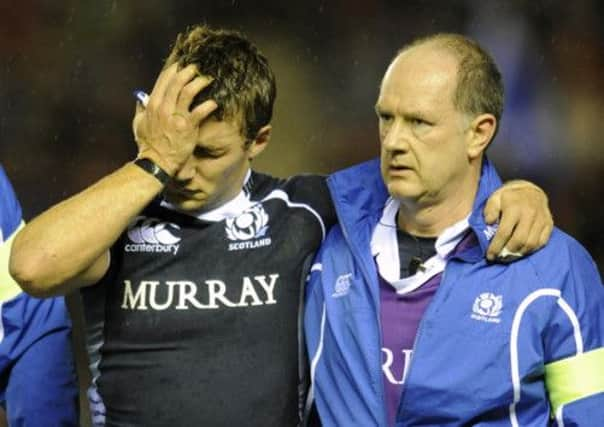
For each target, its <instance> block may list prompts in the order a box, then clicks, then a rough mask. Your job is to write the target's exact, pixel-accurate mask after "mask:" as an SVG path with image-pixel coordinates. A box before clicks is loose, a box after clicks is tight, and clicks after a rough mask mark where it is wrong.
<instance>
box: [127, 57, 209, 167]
mask: <svg viewBox="0 0 604 427" xmlns="http://www.w3.org/2000/svg"><path fill="white" fill-rule="evenodd" d="M211 81H212V80H211V78H209V77H206V76H200V75H199V73H198V72H197V68H196V67H195V66H194V65H188V66H187V67H184V68H182V69H178V65H177V64H173V65H171V66H169V67H167V68H166V69H164V70H163V71H162V72H161V73H160V75H159V77H158V78H157V81H156V82H155V86H154V87H153V90H152V92H151V94H150V95H149V101H148V103H147V106H146V107H143V106H142V105H141V104H140V103H137V106H136V112H135V114H134V119H133V120H132V129H133V133H134V139H135V140H136V143H137V145H138V149H139V157H148V158H150V159H151V160H153V161H154V162H155V163H157V164H158V165H159V166H161V167H162V168H163V169H164V170H165V171H167V172H168V173H169V174H174V173H175V172H176V171H177V170H178V169H180V167H181V166H182V165H183V164H184V163H185V162H186V160H187V158H188V157H189V156H190V155H191V153H192V152H193V150H194V149H195V145H196V143H197V133H198V129H199V126H200V124H201V122H202V121H203V120H204V119H206V118H207V117H208V116H209V115H210V114H211V113H212V112H213V111H214V110H215V109H216V107H217V105H216V103H215V102H214V101H213V100H208V101H205V102H203V103H201V104H199V105H198V106H196V107H195V108H194V109H193V110H191V111H190V110H189V109H190V106H191V103H192V102H193V98H195V96H196V95H197V94H198V93H199V92H200V91H201V90H203V89H204V88H205V87H206V86H207V85H208V84H210V83H211Z"/></svg>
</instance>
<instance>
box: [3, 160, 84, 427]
mask: <svg viewBox="0 0 604 427" xmlns="http://www.w3.org/2000/svg"><path fill="white" fill-rule="evenodd" d="M22 223H23V222H22V219H21V206H20V205H19V202H18V201H17V198H16V197H15V193H14V191H13V188H12V186H11V185H10V182H9V181H8V178H7V177H6V174H5V173H4V169H2V167H0V405H2V406H3V407H4V409H5V410H6V415H7V419H8V424H9V425H10V426H11V427H20V426H24V427H29V426H32V427H38V426H40V427H59V426H60V427H69V426H77V425H79V406H78V385H77V379H76V372H75V367H74V359H73V354H72V349H71V320H70V319H69V313H68V312H67V307H66V306H65V300H64V298H63V297H56V298H47V299H38V298H33V297H30V296H29V295H27V294H25V293H24V292H22V291H21V288H19V286H18V285H17V284H16V283H15V281H14V280H13V279H12V277H10V275H9V272H8V262H9V255H10V247H11V244H12V240H13V238H14V236H15V234H16V232H17V230H18V228H19V227H20V226H21V225H22Z"/></svg>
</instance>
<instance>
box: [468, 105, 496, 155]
mask: <svg viewBox="0 0 604 427" xmlns="http://www.w3.org/2000/svg"><path fill="white" fill-rule="evenodd" d="M495 129H497V119H496V118H495V116H494V115H492V114H481V115H479V116H477V117H475V118H474V120H472V122H471V123H470V126H469V128H468V132H469V136H468V138H469V140H468V158H469V159H470V160H475V159H477V158H480V156H482V154H483V153H484V151H485V150H486V149H487V147H488V146H489V144H490V143H491V140H492V139H493V137H494V136H495Z"/></svg>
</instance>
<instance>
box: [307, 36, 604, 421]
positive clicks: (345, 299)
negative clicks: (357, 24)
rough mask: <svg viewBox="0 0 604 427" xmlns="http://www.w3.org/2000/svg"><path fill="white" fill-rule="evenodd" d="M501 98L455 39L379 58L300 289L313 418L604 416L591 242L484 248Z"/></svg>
mask: <svg viewBox="0 0 604 427" xmlns="http://www.w3.org/2000/svg"><path fill="white" fill-rule="evenodd" d="M502 106H503V85H502V82H501V75H500V73H499V71H498V69H497V66H496V65H495V63H494V62H493V60H492V59H491V57H490V56H489V54H488V53H486V52H485V51H484V50H483V49H482V48H481V47H480V46H479V45H478V44H477V43H476V42H474V41H472V40H470V39H468V38H466V37H464V36H461V35H456V34H439V35H434V36H429V37H427V38H422V39H418V40H416V41H414V42H412V43H410V44H409V45H407V46H405V47H403V49H402V50H401V51H400V52H399V53H398V54H397V55H396V57H395V58H394V60H393V61H392V63H391V64H390V66H389V67H388V69H387V71H386V74H385V75H384V78H383V80H382V84H381V87H380V93H379V97H378V100H377V104H376V112H377V116H378V120H379V130H380V141H381V159H380V161H379V162H378V161H373V162H369V163H365V164H361V165H359V166H355V167H352V168H350V169H348V170H344V171H342V172H338V173H336V174H335V175H333V176H332V177H331V178H330V179H329V181H328V183H329V186H330V189H331V191H332V195H333V200H334V203H335V205H336V211H337V212H338V215H339V225H336V226H335V227H334V228H333V229H332V231H331V232H330V233H329V235H328V236H327V238H326V240H325V242H324V243H323V245H322V247H321V249H320V251H319V254H318V256H317V258H316V264H315V265H314V266H313V268H312V271H313V272H312V274H311V278H310V283H309V285H308V287H307V292H308V294H307V296H308V299H307V309H306V319H305V330H306V334H307V345H308V351H309V357H310V358H311V366H312V371H311V372H312V387H311V390H312V392H311V393H312V395H314V398H315V400H316V404H317V408H318V412H319V416H320V418H321V420H322V422H323V424H324V425H325V426H353V425H355V426H363V427H368V426H397V427H402V426H419V425H421V426H440V427H443V426H473V425H480V426H508V425H511V426H549V425H557V426H562V425H567V426H568V425H573V426H585V427H587V426H589V427H593V426H604V347H603V345H604V287H603V286H602V282H601V279H600V276H599V274H598V271H597V269H596V267H595V264H594V262H593V260H592V259H591V257H590V256H589V254H588V253H587V252H586V251H585V249H584V248H583V247H582V246H581V245H580V244H579V243H577V242H576V241H575V240H573V239H572V238H571V237H570V236H568V235H566V234H564V233H563V232H561V231H560V230H557V229H555V230H554V232H553V234H552V237H551V240H550V241H549V243H547V244H546V245H545V247H544V248H542V249H540V250H539V251H537V252H535V253H533V254H532V255H528V256H527V257H525V258H522V259H520V260H518V261H515V262H513V263H510V264H495V263H490V262H488V261H487V260H486V259H485V253H486V249H487V246H488V245H489V239H490V238H491V236H492V233H493V229H492V227H490V226H489V225H487V224H485V221H484V218H483V209H484V206H485V203H486V201H487V199H488V198H489V197H490V195H491V194H492V193H493V191H495V190H496V189H497V188H499V187H500V186H501V181H500V180H499V177H498V176H497V173H496V171H495V168H494V167H493V165H492V164H491V163H490V162H489V161H488V160H487V158H486V156H485V151H486V150H487V147H488V146H489V144H490V143H491V141H492V139H493V137H494V135H495V133H496V130H497V125H498V122H499V120H500V117H501V114H502ZM532 238H534V237H530V238H529V240H531V239H532Z"/></svg>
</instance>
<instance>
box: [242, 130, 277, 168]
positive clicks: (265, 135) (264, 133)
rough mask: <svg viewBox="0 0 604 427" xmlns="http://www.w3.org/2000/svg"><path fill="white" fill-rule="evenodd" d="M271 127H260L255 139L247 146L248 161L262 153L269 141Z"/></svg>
mask: <svg viewBox="0 0 604 427" xmlns="http://www.w3.org/2000/svg"><path fill="white" fill-rule="evenodd" d="M271 132H272V127H271V125H266V126H262V127H261V128H260V130H259V131H258V133H256V137H255V138H254V139H253V140H252V141H251V142H249V143H248V144H249V145H248V148H247V151H248V159H249V160H250V161H251V160H253V159H254V158H255V157H256V156H257V155H258V154H260V153H262V152H263V151H264V149H265V148H266V147H267V146H268V143H269V141H270V139H271Z"/></svg>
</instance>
